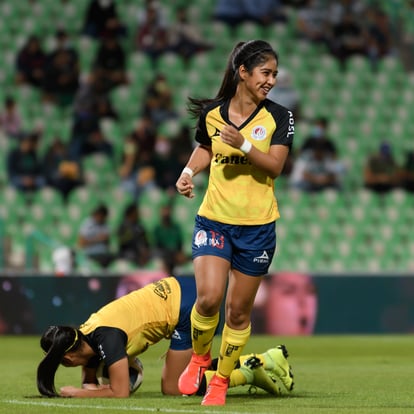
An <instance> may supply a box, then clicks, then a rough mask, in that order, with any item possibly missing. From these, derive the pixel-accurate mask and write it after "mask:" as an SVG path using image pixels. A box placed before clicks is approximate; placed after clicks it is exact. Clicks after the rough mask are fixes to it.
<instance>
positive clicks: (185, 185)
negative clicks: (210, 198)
mask: <svg viewBox="0 0 414 414" xmlns="http://www.w3.org/2000/svg"><path fill="white" fill-rule="evenodd" d="M175 186H176V188H177V191H178V192H179V194H181V195H183V196H184V197H187V198H194V197H195V194H194V193H193V189H194V184H193V180H192V179H191V176H190V174H187V173H185V172H183V173H182V174H181V175H180V177H179V178H178V180H177V182H176V184H175Z"/></svg>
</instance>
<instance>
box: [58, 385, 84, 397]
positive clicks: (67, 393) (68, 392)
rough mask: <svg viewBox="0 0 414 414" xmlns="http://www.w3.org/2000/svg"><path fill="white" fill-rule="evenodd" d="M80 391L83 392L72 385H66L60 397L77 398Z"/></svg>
mask: <svg viewBox="0 0 414 414" xmlns="http://www.w3.org/2000/svg"><path fill="white" fill-rule="evenodd" d="M79 391H82V390H81V389H79V388H77V387H74V386H72V385H65V386H64V387H62V388H61V389H60V395H61V396H62V397H76V396H77V395H78V393H79Z"/></svg>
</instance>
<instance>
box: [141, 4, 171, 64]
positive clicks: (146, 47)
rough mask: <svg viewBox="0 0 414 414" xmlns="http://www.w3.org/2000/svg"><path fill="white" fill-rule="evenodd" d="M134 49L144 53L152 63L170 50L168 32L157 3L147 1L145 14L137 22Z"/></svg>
mask: <svg viewBox="0 0 414 414" xmlns="http://www.w3.org/2000/svg"><path fill="white" fill-rule="evenodd" d="M134 44H135V49H136V50H137V51H141V52H144V53H146V54H147V55H148V56H149V57H150V58H151V59H153V61H155V60H156V59H157V58H158V57H159V56H160V55H162V54H163V53H165V52H168V51H169V50H170V45H169V40H168V30H167V25H166V23H165V20H164V18H163V16H162V11H161V9H160V6H159V4H158V2H156V1H153V0H147V1H146V3H145V12H144V14H143V16H142V18H141V19H140V20H139V21H138V27H137V30H136V33H135V39H134Z"/></svg>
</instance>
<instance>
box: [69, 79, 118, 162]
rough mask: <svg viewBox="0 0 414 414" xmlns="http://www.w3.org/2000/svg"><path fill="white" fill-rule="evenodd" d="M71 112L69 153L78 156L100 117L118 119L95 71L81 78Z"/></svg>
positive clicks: (96, 127) (97, 124) (97, 125)
mask: <svg viewBox="0 0 414 414" xmlns="http://www.w3.org/2000/svg"><path fill="white" fill-rule="evenodd" d="M73 113H74V118H73V127H72V137H71V143H70V153H71V154H72V155H74V156H77V157H79V156H80V155H81V152H82V149H83V146H84V143H85V142H86V141H87V138H88V136H89V134H90V133H92V132H93V131H95V130H96V129H98V128H99V121H100V120H101V119H104V118H109V119H113V120H118V119H119V116H118V112H117V111H115V109H114V108H113V106H112V103H111V101H110V97H109V95H108V94H107V93H106V92H105V90H104V85H103V82H102V81H101V78H100V76H99V73H97V72H96V71H92V72H90V73H89V74H88V76H87V77H85V78H83V79H82V81H81V83H80V85H79V88H78V90H77V92H76V95H75V99H74V103H73Z"/></svg>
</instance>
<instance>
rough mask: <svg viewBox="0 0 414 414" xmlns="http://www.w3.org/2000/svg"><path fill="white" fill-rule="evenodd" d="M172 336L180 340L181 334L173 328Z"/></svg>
mask: <svg viewBox="0 0 414 414" xmlns="http://www.w3.org/2000/svg"><path fill="white" fill-rule="evenodd" d="M172 338H174V339H178V340H180V341H181V335H180V334H179V333H178V331H177V329H174V332H173V334H172Z"/></svg>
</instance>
